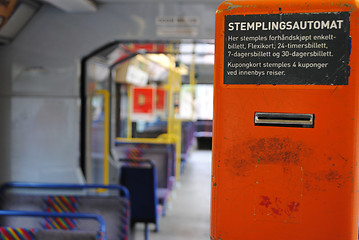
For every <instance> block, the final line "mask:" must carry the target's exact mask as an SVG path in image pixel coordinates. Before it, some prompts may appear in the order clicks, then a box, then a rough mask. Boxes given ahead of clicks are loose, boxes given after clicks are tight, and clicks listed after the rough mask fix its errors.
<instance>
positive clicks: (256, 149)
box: [224, 137, 312, 177]
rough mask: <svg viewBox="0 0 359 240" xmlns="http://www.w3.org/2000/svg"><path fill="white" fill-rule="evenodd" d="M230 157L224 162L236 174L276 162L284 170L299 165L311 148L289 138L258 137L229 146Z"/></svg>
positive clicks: (309, 153)
mask: <svg viewBox="0 0 359 240" xmlns="http://www.w3.org/2000/svg"><path fill="white" fill-rule="evenodd" d="M228 151H229V152H230V153H231V154H230V156H231V157H232V158H227V159H225V162H224V164H225V165H226V166H227V167H228V168H229V171H231V172H232V173H233V174H234V175H236V176H242V177H245V176H248V174H250V173H251V172H253V171H254V170H255V166H256V165H257V164H261V165H262V164H277V165H281V166H283V169H284V170H285V169H286V168H287V167H288V166H290V165H296V166H301V163H302V160H303V158H307V157H308V156H310V155H311V153H312V150H311V148H309V147H308V146H305V145H304V144H303V143H301V142H296V141H293V140H291V139H290V138H276V137H270V138H260V139H253V140H250V141H247V142H244V143H242V144H238V145H233V146H229V149H228Z"/></svg>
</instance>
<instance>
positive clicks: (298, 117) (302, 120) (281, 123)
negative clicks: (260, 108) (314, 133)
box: [254, 112, 314, 128]
mask: <svg viewBox="0 0 359 240" xmlns="http://www.w3.org/2000/svg"><path fill="white" fill-rule="evenodd" d="M254 125H255V126H273V127H299V128H314V114H302V113H267V112H256V113H255V114H254Z"/></svg>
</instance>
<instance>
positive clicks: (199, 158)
mask: <svg viewBox="0 0 359 240" xmlns="http://www.w3.org/2000/svg"><path fill="white" fill-rule="evenodd" d="M211 157H212V156H211V151H207V150H200V151H194V152H193V153H192V154H191V157H190V159H189V160H188V161H187V163H186V166H185V169H184V173H183V175H182V176H181V181H180V185H179V186H177V188H176V189H175V191H174V192H173V194H172V195H173V196H172V200H171V203H170V208H169V209H168V210H167V215H166V216H165V217H162V218H161V219H160V231H159V232H158V233H155V232H153V231H151V232H150V237H149V239H150V240H208V239H209V227H210V179H211ZM150 229H153V225H151V226H150ZM132 240H144V234H143V226H142V224H137V225H136V231H135V232H134V236H133V238H132Z"/></svg>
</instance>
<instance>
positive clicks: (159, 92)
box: [156, 88, 166, 111]
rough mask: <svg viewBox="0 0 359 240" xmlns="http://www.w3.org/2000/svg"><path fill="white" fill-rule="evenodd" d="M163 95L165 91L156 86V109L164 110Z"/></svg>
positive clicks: (164, 95)
mask: <svg viewBox="0 0 359 240" xmlns="http://www.w3.org/2000/svg"><path fill="white" fill-rule="evenodd" d="M165 97H166V91H165V90H164V89H161V88H157V90H156V110H157V111H164V110H165Z"/></svg>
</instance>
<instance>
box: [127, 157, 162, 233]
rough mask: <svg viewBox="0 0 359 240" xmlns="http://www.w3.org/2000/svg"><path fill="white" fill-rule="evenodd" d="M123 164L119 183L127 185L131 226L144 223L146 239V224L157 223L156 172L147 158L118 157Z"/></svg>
mask: <svg viewBox="0 0 359 240" xmlns="http://www.w3.org/2000/svg"><path fill="white" fill-rule="evenodd" d="M120 161H121V162H123V163H124V165H123V166H122V167H121V169H120V171H121V173H120V184H121V185H123V186H125V187H127V189H128V190H129V192H130V201H131V226H134V225H135V223H138V222H141V223H144V224H145V239H146V240H147V239H148V236H149V229H148V224H149V223H154V224H155V231H156V232H157V231H158V230H159V224H158V220H159V219H158V216H159V214H158V211H161V209H159V208H158V206H159V205H158V199H157V196H156V195H157V191H156V186H157V174H156V166H155V164H154V163H153V162H152V161H151V160H147V159H136V160H133V159H120Z"/></svg>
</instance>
